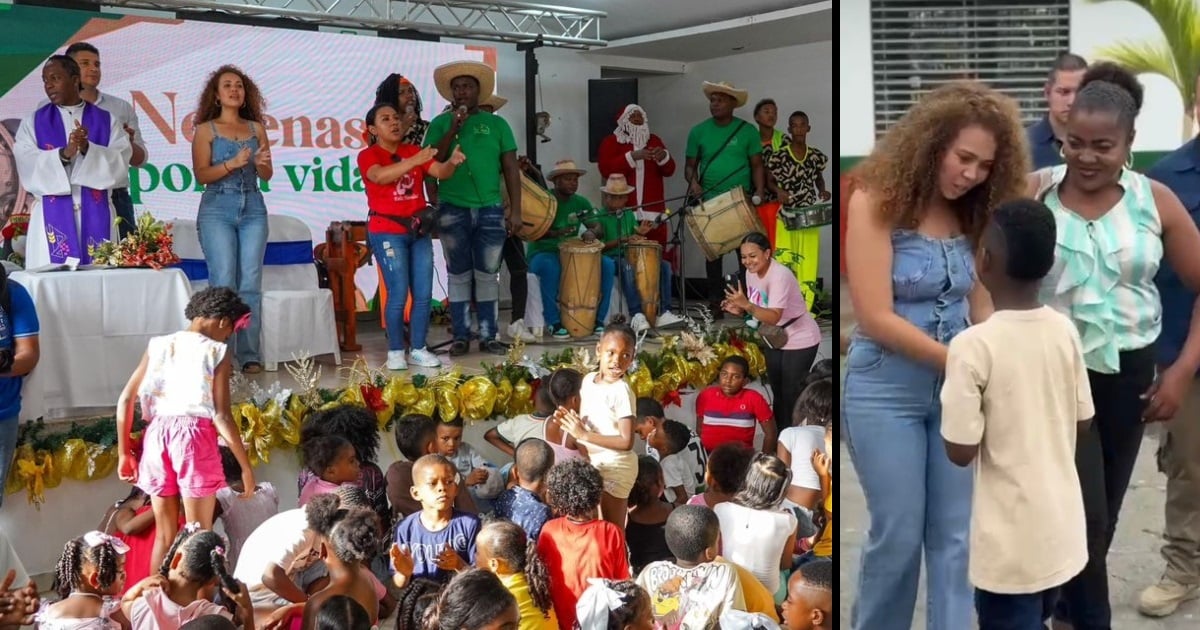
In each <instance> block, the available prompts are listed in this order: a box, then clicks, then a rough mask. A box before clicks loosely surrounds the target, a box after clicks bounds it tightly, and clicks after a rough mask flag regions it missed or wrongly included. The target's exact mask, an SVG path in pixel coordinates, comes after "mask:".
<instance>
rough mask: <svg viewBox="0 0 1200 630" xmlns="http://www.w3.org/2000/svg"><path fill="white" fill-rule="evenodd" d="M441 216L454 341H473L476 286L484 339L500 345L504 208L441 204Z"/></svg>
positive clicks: (505, 232) (439, 225)
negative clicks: (498, 314)
mask: <svg viewBox="0 0 1200 630" xmlns="http://www.w3.org/2000/svg"><path fill="white" fill-rule="evenodd" d="M440 210H441V211H440V213H439V216H438V238H440V239H441V241H442V250H443V252H444V253H445V255H446V272H447V274H448V275H449V276H450V281H449V283H448V284H449V286H448V287H447V293H448V294H449V295H448V296H447V297H449V299H450V324H451V326H452V327H453V334H454V339H455V340H462V341H465V340H467V339H470V337H471V286H472V281H473V282H474V287H475V308H476V313H477V314H478V316H479V338H480V339H482V340H485V341H486V340H489V339H495V338H496V333H497V326H496V302H497V301H498V300H499V299H500V276H499V273H500V261H501V256H502V254H503V250H504V239H505V238H506V237H507V236H508V234H507V230H506V229H505V227H504V208H503V207H502V206H489V207H486V208H460V207H458V206H455V205H452V204H449V203H445V202H442V204H441V205H440Z"/></svg>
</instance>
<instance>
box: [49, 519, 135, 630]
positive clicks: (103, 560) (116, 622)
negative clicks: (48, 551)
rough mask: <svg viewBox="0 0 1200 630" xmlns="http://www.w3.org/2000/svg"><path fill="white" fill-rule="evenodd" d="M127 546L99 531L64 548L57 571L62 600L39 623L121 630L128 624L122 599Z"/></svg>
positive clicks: (53, 627) (61, 629)
mask: <svg viewBox="0 0 1200 630" xmlns="http://www.w3.org/2000/svg"><path fill="white" fill-rule="evenodd" d="M127 551H129V548H128V547H126V546H125V543H122V542H121V541H119V540H117V539H116V538H113V537H112V536H109V535H108V534H104V533H101V532H97V531H91V532H88V533H87V534H84V535H83V536H80V537H79V538H74V539H72V540H70V541H68V542H67V544H66V546H64V547H63V552H62V556H61V557H59V559H58V566H57V567H55V570H54V589H55V590H56V591H58V595H59V597H61V598H62V599H61V600H60V601H58V602H57V603H54V604H51V605H48V606H45V607H43V608H42V610H41V611H39V612H38V614H37V616H36V618H35V621H37V624H38V627H39V628H43V629H44V630H118V629H120V628H123V627H126V626H127V625H128V622H127V621H126V619H125V617H124V615H123V614H122V613H121V609H120V600H116V599H113V597H114V596H115V595H117V594H119V593H120V592H121V590H122V589H124V588H125V552H127Z"/></svg>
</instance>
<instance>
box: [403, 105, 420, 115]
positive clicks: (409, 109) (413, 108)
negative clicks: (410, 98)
mask: <svg viewBox="0 0 1200 630" xmlns="http://www.w3.org/2000/svg"><path fill="white" fill-rule="evenodd" d="M416 113H417V108H416V106H415V105H413V104H412V103H409V104H408V107H405V108H404V115H405V116H412V115H414V114H416Z"/></svg>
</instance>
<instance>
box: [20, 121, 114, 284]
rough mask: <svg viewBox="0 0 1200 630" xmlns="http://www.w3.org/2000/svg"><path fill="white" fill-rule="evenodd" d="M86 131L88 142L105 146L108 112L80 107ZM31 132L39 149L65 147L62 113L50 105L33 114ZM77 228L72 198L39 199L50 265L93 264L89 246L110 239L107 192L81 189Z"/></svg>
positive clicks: (110, 222)
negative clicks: (69, 261)
mask: <svg viewBox="0 0 1200 630" xmlns="http://www.w3.org/2000/svg"><path fill="white" fill-rule="evenodd" d="M79 122H80V123H81V124H82V125H83V126H84V127H85V128H86V129H87V130H88V143H90V144H97V145H100V146H104V147H106V146H108V140H109V137H108V135H109V130H110V125H111V119H110V118H109V114H108V112H107V111H105V110H103V109H101V108H99V107H96V106H95V105H93V104H91V103H85V104H84V106H83V120H81V121H79ZM33 132H34V135H35V136H36V138H37V145H38V148H40V149H46V150H49V149H60V148H63V147H66V146H67V132H66V130H65V129H64V128H63V121H62V112H60V111H59V110H58V107H57V106H56V105H55V104H54V103H49V104H47V105H45V106H44V107H42V108H41V109H39V110H37V112H36V113H34V115H33ZM79 203H80V208H79V215H80V216H79V228H78V229H77V228H76V227H75V201H74V199H72V198H71V195H69V194H67V195H45V196H44V197H42V217H43V218H44V220H45V222H46V241H47V244H48V245H49V246H50V262H53V263H55V264H59V263H64V262H66V260H67V258H68V257H72V258H78V259H79V261H80V262H82V263H84V264H87V263H90V262H92V257H91V256H90V255H88V250H87V248H88V245H99V244H100V243H101V242H102V241H105V240H108V239H109V238H110V237H111V236H112V227H111V225H112V214H111V211H110V210H109V206H108V191H106V190H94V189H92V188H87V187H84V188H83V190H82V191H81V195H80V200H79Z"/></svg>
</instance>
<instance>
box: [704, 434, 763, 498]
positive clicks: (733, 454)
mask: <svg viewBox="0 0 1200 630" xmlns="http://www.w3.org/2000/svg"><path fill="white" fill-rule="evenodd" d="M753 458H754V451H753V450H751V449H750V447H748V446H746V445H745V444H742V443H741V442H726V443H724V444H722V445H720V446H718V447H717V448H716V449H715V450H713V452H712V453H710V454H709V456H708V468H707V469H706V470H705V471H704V487H705V490H704V492H702V493H700V494H697V495H696V496H694V497H692V498H691V499H688V505H703V506H705V507H708V508H715V507H717V504H719V503H724V502H726V501H732V500H733V495H735V494H737V491H738V489H739V488H741V487H742V481H744V480H745V479H746V471H747V470H749V469H750V460H751V459H753Z"/></svg>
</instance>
